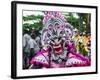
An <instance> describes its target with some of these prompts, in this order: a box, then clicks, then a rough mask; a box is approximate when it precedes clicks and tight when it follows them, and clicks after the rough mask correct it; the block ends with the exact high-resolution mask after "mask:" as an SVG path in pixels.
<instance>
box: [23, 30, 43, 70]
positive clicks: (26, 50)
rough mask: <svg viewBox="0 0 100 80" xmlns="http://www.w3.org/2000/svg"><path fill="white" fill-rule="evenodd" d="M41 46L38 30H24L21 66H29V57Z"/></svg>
mask: <svg viewBox="0 0 100 80" xmlns="http://www.w3.org/2000/svg"><path fill="white" fill-rule="evenodd" d="M40 47H41V44H40V37H39V33H38V31H34V29H31V30H24V32H23V68H24V69H27V68H29V66H30V61H31V59H32V58H33V57H34V56H35V55H36V53H38V52H39V50H40Z"/></svg>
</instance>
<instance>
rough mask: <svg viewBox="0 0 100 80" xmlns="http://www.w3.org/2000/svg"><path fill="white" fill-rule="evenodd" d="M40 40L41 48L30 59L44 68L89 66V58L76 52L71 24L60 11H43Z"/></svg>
mask: <svg viewBox="0 0 100 80" xmlns="http://www.w3.org/2000/svg"><path fill="white" fill-rule="evenodd" d="M44 13H45V16H44V19H43V25H44V27H43V29H42V34H41V37H42V39H41V42H42V46H43V48H42V49H41V51H40V52H39V53H38V54H37V55H36V56H35V57H34V58H33V59H32V60H31V64H34V63H37V64H42V66H43V67H46V68H60V67H79V66H89V65H90V60H89V59H88V58H87V57H84V56H83V55H81V54H78V53H76V50H75V49H76V48H75V42H74V39H73V36H74V32H73V26H72V25H71V24H69V23H68V22H67V21H66V19H65V18H64V16H63V15H62V14H61V13H60V12H54V11H48V12H44Z"/></svg>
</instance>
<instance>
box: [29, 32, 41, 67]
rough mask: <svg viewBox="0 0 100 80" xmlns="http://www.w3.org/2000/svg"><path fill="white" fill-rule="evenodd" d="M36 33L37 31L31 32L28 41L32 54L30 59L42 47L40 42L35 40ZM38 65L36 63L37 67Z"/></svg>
mask: <svg viewBox="0 0 100 80" xmlns="http://www.w3.org/2000/svg"><path fill="white" fill-rule="evenodd" d="M35 38H36V35H35V33H33V34H31V39H30V40H29V42H28V46H29V50H30V56H29V61H31V59H32V58H33V57H34V56H35V55H36V54H37V53H38V52H39V50H40V48H39V46H38V44H37V43H36V41H35ZM36 67H37V65H35V68H36Z"/></svg>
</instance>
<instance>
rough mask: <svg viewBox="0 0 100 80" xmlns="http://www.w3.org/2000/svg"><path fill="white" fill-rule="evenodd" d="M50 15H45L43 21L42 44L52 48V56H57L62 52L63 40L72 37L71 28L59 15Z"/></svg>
mask: <svg viewBox="0 0 100 80" xmlns="http://www.w3.org/2000/svg"><path fill="white" fill-rule="evenodd" d="M52 13H53V14H52ZM52 13H51V14H47V15H46V16H45V17H46V18H44V20H43V21H44V22H45V23H44V26H45V27H44V28H43V32H42V41H43V44H49V45H50V46H51V47H52V50H53V52H54V54H58V55H59V54H61V53H63V52H64V50H63V49H64V46H63V45H64V42H65V40H66V39H69V38H70V37H72V35H73V34H72V26H71V25H70V24H69V23H67V22H66V21H65V19H64V18H63V16H62V15H61V13H59V12H52ZM58 14H59V15H58ZM45 20H46V21H45Z"/></svg>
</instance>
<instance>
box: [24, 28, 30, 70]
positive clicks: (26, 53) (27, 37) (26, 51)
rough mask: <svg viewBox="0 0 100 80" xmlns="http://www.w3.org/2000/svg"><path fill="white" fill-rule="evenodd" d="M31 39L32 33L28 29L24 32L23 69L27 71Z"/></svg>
mask: <svg viewBox="0 0 100 80" xmlns="http://www.w3.org/2000/svg"><path fill="white" fill-rule="evenodd" d="M30 39H31V36H30V31H29V30H28V29H26V30H24V32H23V39H22V43H23V68H24V69H27V68H28V66H29V54H30V51H29V48H28V41H29V40H30Z"/></svg>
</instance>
